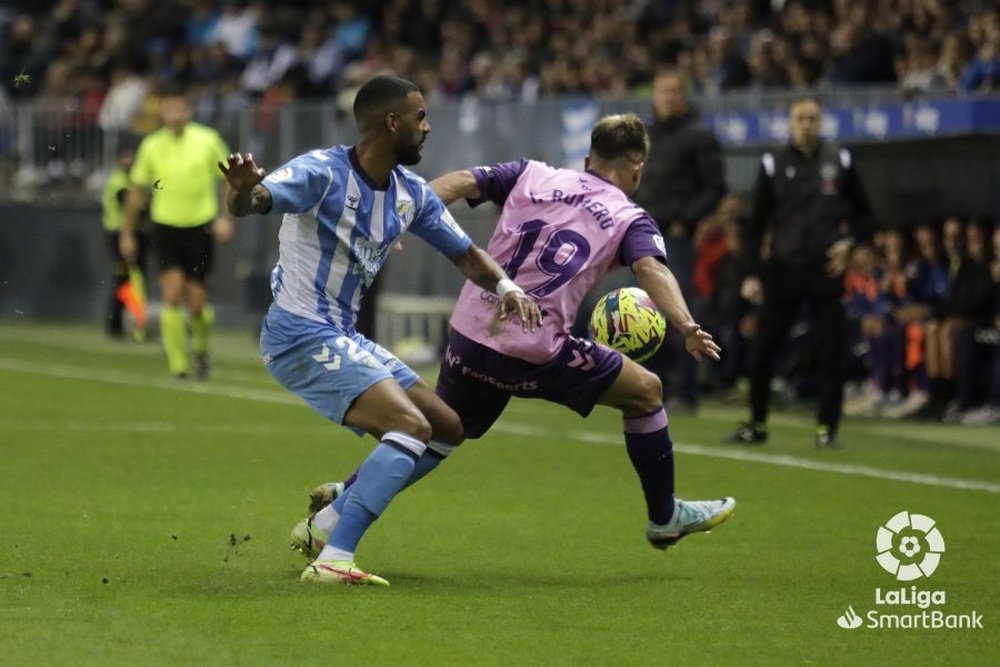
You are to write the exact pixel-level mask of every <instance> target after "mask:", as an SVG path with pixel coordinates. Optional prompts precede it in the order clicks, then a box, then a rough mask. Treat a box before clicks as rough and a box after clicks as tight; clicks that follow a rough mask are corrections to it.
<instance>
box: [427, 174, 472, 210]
mask: <svg viewBox="0 0 1000 667" xmlns="http://www.w3.org/2000/svg"><path fill="white" fill-rule="evenodd" d="M430 186H431V189H432V190H434V194H436V195H437V196H438V197H440V198H441V201H443V202H444V204H445V206H451V205H452V204H453V203H455V202H456V201H458V200H459V199H470V200H476V199H479V198H480V197H481V196H482V194H481V193H480V192H479V183H477V182H476V177H475V176H473V175H472V172H471V171H469V170H468V169H464V170H462V171H452V172H449V173H447V174H444V175H442V176H438V177H437V178H435V179H434V180H433V181H431V182H430Z"/></svg>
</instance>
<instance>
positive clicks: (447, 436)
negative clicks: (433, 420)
mask: <svg viewBox="0 0 1000 667" xmlns="http://www.w3.org/2000/svg"><path fill="white" fill-rule="evenodd" d="M438 422H439V423H437V424H435V425H434V429H433V431H434V434H433V436H432V437H433V438H434V439H435V440H439V441H441V442H443V443H445V444H448V445H459V444H461V442H462V440H463V439H464V431H463V429H462V420H461V419H459V418H458V415H457V414H455V413H454V412H452V413H451V414H449V415H445V416H443V417H442V418H440V419H439V420H438Z"/></svg>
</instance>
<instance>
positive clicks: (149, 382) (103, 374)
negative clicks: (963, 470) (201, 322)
mask: <svg viewBox="0 0 1000 667" xmlns="http://www.w3.org/2000/svg"><path fill="white" fill-rule="evenodd" d="M0 370H7V371H13V372H20V373H30V374H34V375H45V376H49V377H60V378H68V379H74V380H89V381H96V382H108V383H112V384H122V385H128V386H133V387H144V388H148V389H167V390H171V391H186V392H190V393H196V394H205V395H210V396H222V397H226V398H236V399H243V400H252V401H261V402H266V403H279V404H282V405H302V402H301V401H300V400H299V399H298V398H296V397H293V396H291V395H290V394H282V393H279V392H273V391H267V390H261V389H248V388H243V387H233V386H221V385H218V384H215V383H211V384H194V383H185V382H180V381H177V380H172V379H167V378H164V379H159V380H154V379H148V378H142V377H139V376H136V375H130V374H128V373H118V372H114V371H108V370H103V369H97V368H84V367H79V366H63V365H58V364H38V363H25V362H21V361H17V360H13V359H3V358H0ZM493 428H494V429H496V430H498V431H503V432H506V433H514V434H516V435H530V436H545V435H554V434H552V433H550V432H548V431H545V430H542V429H538V428H535V427H531V426H527V425H524V424H518V423H510V422H500V423H498V424H496V425H494V426H493ZM559 435H560V436H562V437H569V438H573V439H576V440H582V441H584V442H593V443H597V444H607V445H621V444H622V441H621V438H620V436H619V437H614V436H611V435H604V434H600V433H593V432H591V431H570V432H565V433H559ZM674 448H675V449H676V450H677V451H678V452H680V453H682V454H690V455H692V456H705V457H709V458H716V459H729V460H733V461H750V462H753V463H763V464H766V465H773V466H780V467H784V468H799V469H802V470H815V471H818V472H829V473H835V474H838V475H852V476H855V477H871V478H874V479H884V480H891V481H897V482H910V483H912V484H922V485H924V486H937V487H943V488H949V489H962V490H972V491H986V492H988V493H998V494H1000V484H996V483H993V482H985V481H980V480H970V479H958V478H955V477H941V476H938V475H928V474H924V473H915V472H906V471H902V470H886V469H884V468H873V467H871V466H863V465H856V464H850V463H830V462H824V461H814V460H810V459H802V458H796V457H794V456H788V455H785V454H766V453H763V452H750V451H745V450H737V449H726V450H723V449H718V448H714V447H706V446H704V445H698V444H684V443H675V445H674Z"/></svg>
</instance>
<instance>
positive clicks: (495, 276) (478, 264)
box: [451, 244, 542, 331]
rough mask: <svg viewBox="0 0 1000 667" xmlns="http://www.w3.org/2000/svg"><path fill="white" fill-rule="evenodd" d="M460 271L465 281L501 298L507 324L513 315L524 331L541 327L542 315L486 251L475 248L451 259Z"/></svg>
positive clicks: (502, 316)
mask: <svg viewBox="0 0 1000 667" xmlns="http://www.w3.org/2000/svg"><path fill="white" fill-rule="evenodd" d="M451 261H452V262H454V263H455V266H457V267H458V270H459V271H461V272H462V273H463V274H464V275H465V277H466V278H468V279H469V280H471V281H472V282H474V283H475V284H477V285H479V286H480V287H482V288H483V289H484V290H487V291H488V292H495V293H496V294H497V295H498V296H499V297H500V319H501V320H505V319H507V317H508V316H509V315H510V314H511V313H514V314H516V315H517V316H518V317H520V318H521V328H522V329H523V330H524V331H534V330H535V329H537V328H538V327H539V326H540V325H541V323H542V311H541V309H540V308H539V307H538V304H537V303H535V301H534V300H533V299H531V298H530V297H529V296H528V295H526V294H525V293H524V290H522V289H521V288H520V287H518V286H517V284H516V283H515V282H514V281H513V280H511V279H510V278H508V277H507V274H506V273H504V270H503V269H502V268H500V265H499V264H497V263H496V260H494V259H493V258H492V257H490V256H489V255H488V254H486V251H485V250H483V249H482V248H480V247H479V246H477V245H475V244H473V245H471V246H469V249H468V250H467V251H466V252H465V254H462V255H458V256H457V257H452V258H451Z"/></svg>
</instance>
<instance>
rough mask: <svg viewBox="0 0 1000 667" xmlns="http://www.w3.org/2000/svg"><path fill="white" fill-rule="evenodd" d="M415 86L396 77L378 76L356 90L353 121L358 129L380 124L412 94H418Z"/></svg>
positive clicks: (418, 89)
mask: <svg viewBox="0 0 1000 667" xmlns="http://www.w3.org/2000/svg"><path fill="white" fill-rule="evenodd" d="M419 91H420V88H418V87H417V84H415V83H413V82H412V81H408V80H406V79H402V78H400V77H398V76H392V75H389V74H380V75H378V76H375V77H372V78H371V79H369V80H368V81H366V82H365V84H364V85H363V86H361V88H359V89H358V94H357V95H356V96H355V98H354V120H355V121H356V122H357V123H358V127H362V128H363V127H365V126H366V125H369V124H371V122H372V121H377V122H380V121H381V120H382V119H383V118H384V117H385V114H387V113H390V112H392V111H394V110H396V109H398V108H399V107H400V106H402V105H403V104H404V103H405V102H406V98H407V97H408V96H409V95H410V93H413V92H419Z"/></svg>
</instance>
